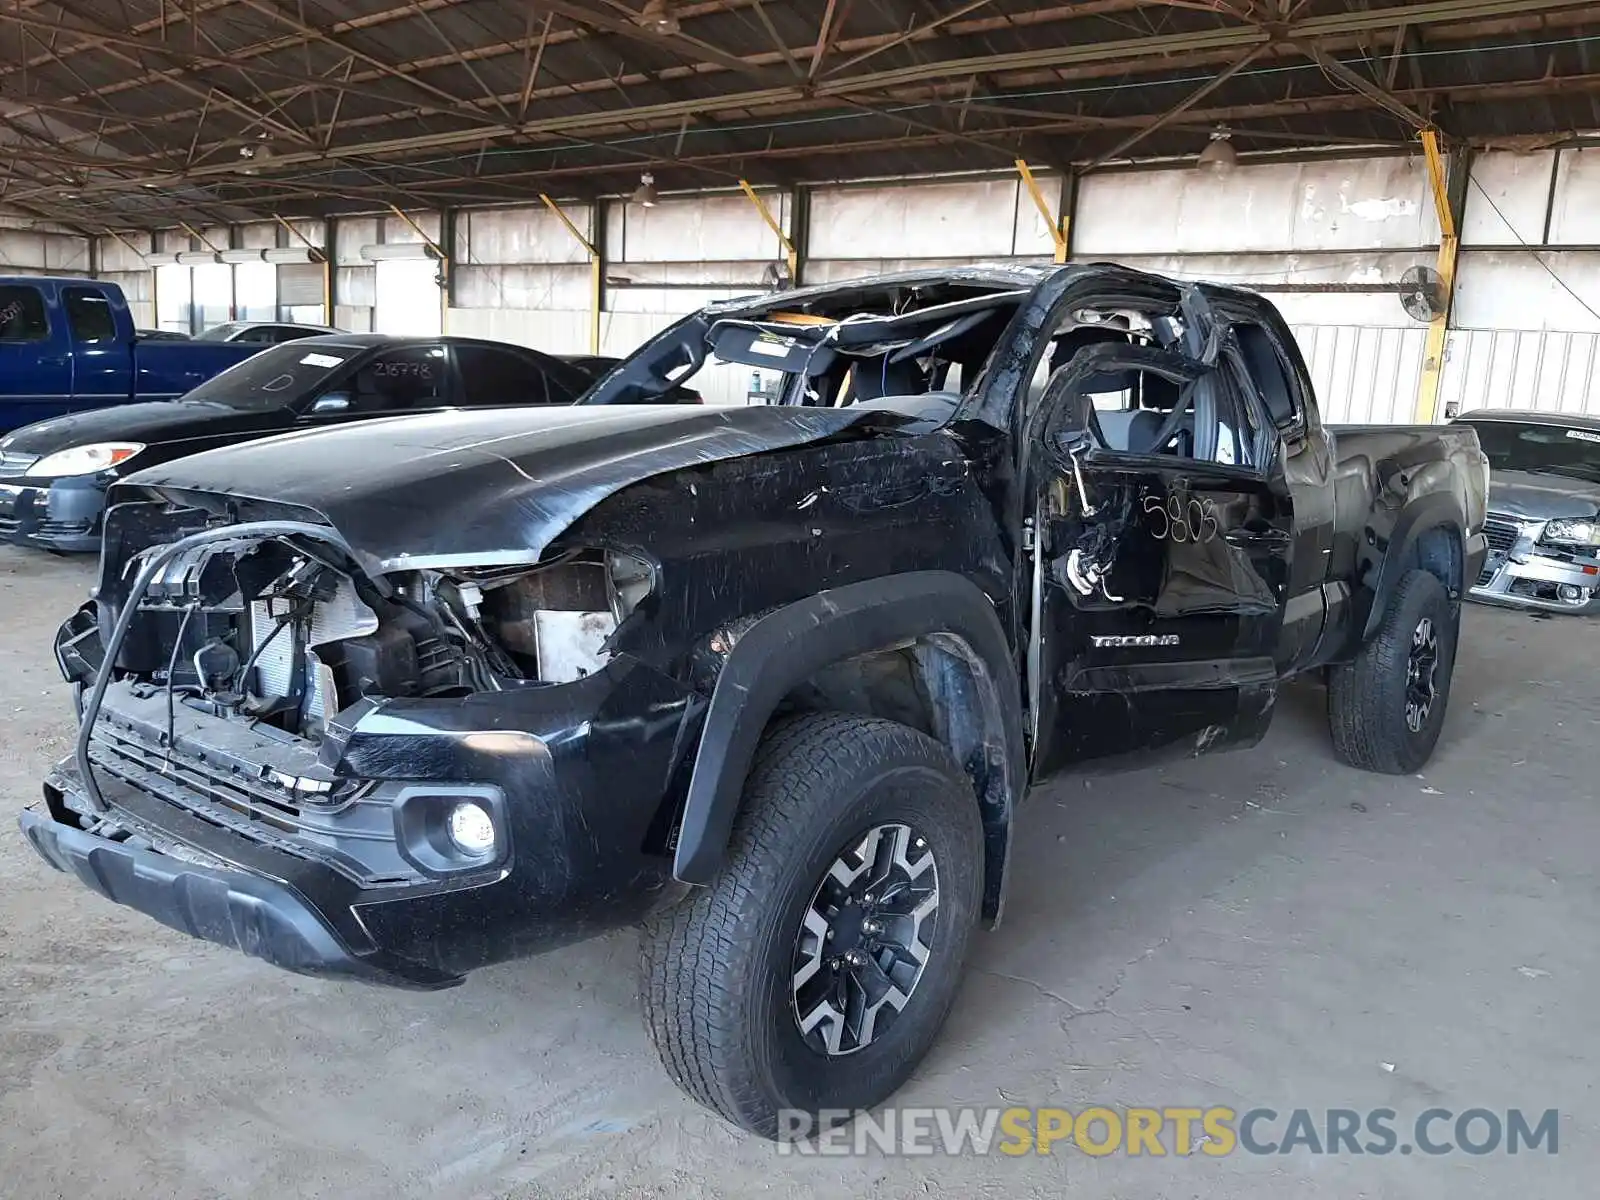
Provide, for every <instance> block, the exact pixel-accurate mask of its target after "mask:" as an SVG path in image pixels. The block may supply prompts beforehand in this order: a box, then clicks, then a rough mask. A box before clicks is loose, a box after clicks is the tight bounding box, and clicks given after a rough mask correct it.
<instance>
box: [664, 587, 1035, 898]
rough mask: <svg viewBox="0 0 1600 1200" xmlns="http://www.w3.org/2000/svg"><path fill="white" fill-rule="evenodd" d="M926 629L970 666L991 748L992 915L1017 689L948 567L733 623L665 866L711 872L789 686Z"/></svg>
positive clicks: (696, 880)
mask: <svg viewBox="0 0 1600 1200" xmlns="http://www.w3.org/2000/svg"><path fill="white" fill-rule="evenodd" d="M934 636H941V637H943V638H946V639H954V640H955V641H956V642H957V643H958V644H959V645H960V647H961V649H962V652H963V657H964V658H967V659H968V661H969V662H970V663H971V664H972V665H973V666H975V667H977V668H978V671H977V672H975V674H976V675H977V677H978V686H979V689H980V691H981V692H982V693H983V694H982V695H981V696H979V697H978V700H979V702H980V704H981V705H982V708H983V712H984V716H983V721H984V729H985V734H986V736H985V742H986V743H988V744H990V745H991V746H992V745H994V744H995V743H996V741H998V745H999V747H1000V753H999V754H995V753H994V752H993V751H991V752H990V753H989V755H988V758H989V760H990V761H989V764H988V766H989V769H990V772H991V773H992V774H993V775H994V776H995V777H997V779H998V782H999V787H998V788H995V787H991V788H990V789H989V790H990V794H989V795H986V796H983V797H975V800H981V801H982V802H983V803H984V805H985V810H984V813H983V816H984V827H985V846H986V849H985V865H986V871H985V879H986V883H985V910H986V912H987V913H988V914H989V915H990V916H991V917H997V916H998V912H999V891H998V888H999V882H1000V880H999V875H1000V871H1001V870H1003V868H1004V862H1005V857H1006V854H1007V852H1008V851H1009V830H1010V824H1011V822H1010V816H1011V811H1012V808H1013V806H1014V804H1015V802H1016V800H1017V799H1019V798H1020V794H1021V792H1022V790H1023V789H1024V788H1025V786H1026V778H1027V775H1026V770H1025V756H1024V752H1023V744H1022V727H1023V726H1022V691H1021V687H1020V685H1019V683H1018V681H1017V673H1016V664H1015V663H1014V662H1013V660H1012V655H1011V646H1010V643H1009V642H1008V641H1007V639H1006V635H1005V631H1004V629H1003V628H1002V627H1001V624H1000V619H999V617H998V616H997V615H996V614H995V611H994V605H993V604H992V603H991V602H990V600H989V598H988V597H987V596H986V595H985V594H984V593H983V591H982V590H981V589H980V588H979V587H978V586H977V585H976V584H975V583H973V582H972V581H971V580H970V579H968V578H966V577H965V576H963V575H957V574H955V573H953V572H948V571H915V572H909V573H906V574H902V575H889V576H884V577H882V578H878V579H869V580H865V581H863V582H861V583H852V584H847V585H845V586H843V587H838V588H833V589H830V590H828V591H824V592H819V593H818V594H816V595H815V596H808V597H807V598H805V599H804V600H799V601H796V602H795V603H793V604H790V605H787V606H786V607H784V608H780V609H777V610H776V611H774V612H771V613H769V614H767V615H766V616H764V617H762V618H761V619H760V620H758V621H757V622H755V624H753V625H752V626H751V627H750V628H749V629H748V630H747V631H746V632H745V634H744V635H743V636H742V637H741V638H740V639H739V641H738V642H737V643H736V644H735V645H734V647H733V649H732V651H731V652H730V653H729V654H728V658H727V661H726V662H725V663H724V665H723V667H722V672H721V674H720V675H719V676H718V678H717V683H716V687H715V688H714V689H713V690H712V695H711V703H710V705H709V707H708V708H707V710H706V716H705V721H704V724H703V725H702V729H701V736H700V746H699V750H698V752H697V754H696V757H695V763H694V772H693V775H692V776H691V778H690V781H689V787H688V794H687V797H686V800H685V803H684V809H683V817H682V819H681V821H680V824H679V831H678V844H677V850H676V852H675V856H674V859H673V871H672V873H673V875H674V876H675V877H677V878H678V879H680V880H682V881H683V882H685V883H693V884H707V883H710V882H711V881H712V879H713V878H715V876H716V873H717V870H718V869H719V867H720V866H721V863H722V857H723V854H724V852H725V851H726V850H727V846H728V840H729V838H730V836H731V835H732V831H733V822H734V818H735V817H736V815H737V814H738V811H739V804H740V800H741V797H742V793H743V790H744V783H745V779H746V777H747V776H748V775H749V773H750V768H751V765H752V763H753V762H754V761H755V755H756V748H757V746H758V745H759V743H760V741H761V735H762V733H763V732H764V731H765V730H766V727H767V723H768V722H769V721H770V720H771V719H772V714H773V712H774V711H775V710H776V709H777V706H778V704H779V703H780V702H781V701H782V699H783V697H784V696H785V695H787V694H788V693H789V691H791V690H792V689H793V688H794V687H795V686H797V685H798V684H799V683H801V682H802V681H803V680H805V679H808V678H809V677H810V676H812V675H814V674H815V673H816V672H817V671H819V670H821V669H822V668H823V667H825V666H827V665H829V664H830V663H835V662H839V661H841V660H842V659H847V658H851V657H853V656H855V655H859V654H866V653H869V652H871V651H874V650H881V649H884V648H885V647H888V646H894V645H896V644H899V643H903V642H907V641H910V640H913V639H918V638H928V637H934ZM997 757H998V758H999V759H1001V761H1000V762H998V763H996V762H994V761H993V760H994V759H995V758H997ZM996 768H998V769H997V770H996ZM997 809H998V810H999V811H996V810H997ZM997 835H998V842H999V844H996V842H997ZM987 868H999V869H1000V870H990V869H987Z"/></svg>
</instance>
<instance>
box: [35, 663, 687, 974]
mask: <svg viewBox="0 0 1600 1200" xmlns="http://www.w3.org/2000/svg"><path fill="white" fill-rule="evenodd" d="M124 686H125V685H123V684H113V685H112V688H111V689H110V690H108V693H107V707H106V709H104V710H102V716H101V719H100V722H99V723H97V725H96V728H95V738H94V741H93V743H92V750H91V761H92V762H93V763H94V771H95V781H96V783H97V785H98V787H99V790H100V792H101V795H102V796H103V798H104V800H105V801H106V804H107V805H108V809H107V810H106V811H105V812H103V813H102V812H98V811H97V810H96V809H95V808H94V806H93V805H92V804H91V803H90V802H89V801H88V798H87V797H86V795H85V793H84V788H83V785H82V781H81V779H80V778H79V776H78V772H77V767H76V765H75V763H74V762H73V761H72V760H71V759H70V758H69V759H68V760H66V761H64V762H62V763H60V764H58V765H57V766H56V767H55V768H54V769H53V770H52V771H51V772H50V774H49V775H48V777H47V778H46V780H45V787H44V797H45V798H44V804H43V806H41V807H40V808H37V809H35V810H32V811H29V812H26V813H24V815H23V817H22V829H23V833H24V834H25V835H26V836H27V838H28V841H29V842H30V844H32V845H33V847H34V849H35V850H37V851H38V853H39V854H40V855H41V856H42V857H43V858H44V859H45V860H46V861H47V862H48V863H50V865H52V866H54V867H56V868H58V869H60V870H64V871H67V872H68V873H70V874H72V875H74V876H76V877H77V878H78V879H79V880H80V881H82V882H83V883H84V884H85V885H86V886H88V887H89V888H91V889H92V890H94V891H96V892H98V893H100V894H101V895H102V896H105V897H107V898H109V899H111V900H113V901H115V902H116V903H119V904H125V905H128V906H129V907H132V908H135V909H137V910H139V911H141V912H144V913H146V914H148V915H150V916H152V917H154V918H156V919H157V920H158V921H161V922H162V923H163V924H166V925H170V926H172V927H174V928H176V929H180V930H182V931H184V932H186V933H189V934H191V935H193V936H195V937H199V938H203V939H205V940H207V941H211V942H215V943H217V944H220V945H223V946H228V947H231V948H233V949H236V950H240V951H242V952H243V953H246V954H250V955H253V956H255V957H258V958H261V959H264V960H265V961H267V962H270V963H272V964H274V965H276V966H280V967H284V968H286V969H288V970H291V971H297V972H302V973H308V974H317V975H334V976H344V977H349V978H357V979H365V980H369V981H373V982H380V983H388V984H395V985H399V986H405V987H421V988H437V987H445V986H449V985H451V984H454V983H457V982H459V981H460V979H461V977H462V976H463V975H464V974H465V973H466V972H468V971H470V970H473V969H475V968H477V967H479V966H483V965H486V964H488V963H493V962H498V961H503V960H505V959H510V958H517V957H523V956H526V955H530V954H536V953H540V952H542V951H545V950H550V949H554V948H556V947H558V946H562V945H566V944H569V943H571V942H575V941H579V940H582V939H584V938H588V937H593V936H597V935H599V934H603V933H607V932H610V931H611V930H614V929H618V928H622V927H625V926H628V925H631V924H635V923H637V922H638V921H639V920H640V919H641V918H642V917H644V916H646V915H647V914H648V913H649V912H650V911H651V910H653V909H654V908H656V907H658V906H660V905H663V904H666V903H670V902H671V900H672V899H674V898H675V897H677V896H678V895H680V894H681V893H682V891H683V885H681V884H678V883H676V882H675V881H674V880H673V879H672V876H671V852H670V847H669V846H668V845H667V844H666V838H665V832H664V831H665V828H666V826H665V823H664V818H665V817H667V816H670V814H671V813H672V812H673V811H675V809H674V808H673V802H672V801H671V800H670V799H669V796H670V795H673V794H676V793H675V790H674V789H673V788H672V786H671V783H672V780H673V778H674V776H675V773H676V768H677V765H678V762H679V760H680V758H681V754H682V751H683V748H684V747H685V746H686V745H691V744H692V739H690V738H688V737H687V732H686V728H685V727H686V723H689V722H698V720H699V719H700V717H701V716H702V715H703V706H702V705H700V704H698V703H697V702H695V701H694V700H693V698H692V694H686V693H684V692H683V690H682V689H680V688H679V687H678V686H677V685H676V684H674V683H673V682H672V681H671V680H669V679H667V678H666V677H664V676H662V675H659V674H657V673H655V672H653V671H651V670H649V669H648V668H645V667H642V666H641V665H639V664H637V663H632V662H629V661H626V660H613V662H612V663H611V664H609V665H608V666H607V667H606V668H605V669H603V670H601V671H599V672H596V673H595V674H593V675H590V676H587V677H585V678H584V679H582V680H580V681H578V682H576V683H572V684H565V685H558V686H550V687H541V688H529V689H524V690H519V691H508V692H498V693H488V694H481V695H476V696H469V697H466V698H462V699H441V700H413V701H389V702H387V703H385V704H381V705H378V706H376V707H374V708H372V709H370V710H369V711H367V712H365V713H364V714H362V715H360V716H359V717H358V718H356V719H353V721H352V723H351V725H350V727H349V728H348V729H345V730H343V731H342V734H341V737H340V739H338V742H337V746H338V749H337V759H338V771H337V774H339V775H340V776H341V777H346V778H349V779H351V780H352V781H357V782H358V783H359V786H358V787H356V788H354V789H353V791H352V792H351V793H349V795H350V798H349V799H348V800H345V799H340V800H338V801H337V802H334V803H333V804H332V806H331V807H326V808H324V807H319V806H318V805H316V804H314V803H312V802H310V801H306V802H305V803H303V804H301V805H300V806H299V807H298V808H296V807H295V806H294V804H293V803H292V799H293V797H292V795H291V796H290V797H289V799H288V801H286V800H285V797H284V795H283V794H281V793H279V794H276V795H274V794H269V793H271V790H272V788H273V787H275V786H276V785H275V784H274V783H273V778H274V777H275V776H276V777H281V776H283V775H284V774H288V775H291V776H293V775H295V774H296V772H298V771H301V770H302V769H304V764H303V762H302V761H301V760H298V759H296V757H295V756H297V755H306V754H311V755H313V756H314V753H315V751H314V749H313V750H307V749H304V748H302V747H297V746H292V745H291V746H288V747H284V746H282V745H269V744H268V743H269V742H271V741H272V739H269V738H265V737H264V736H259V735H257V734H255V733H252V732H251V731H250V729H249V728H248V727H241V725H240V724H239V723H238V722H231V721H225V720H223V719H222V718H219V717H211V716H206V715H203V714H196V713H193V712H191V711H186V710H185V707H184V706H183V705H179V707H178V713H177V718H176V721H177V723H176V724H175V725H174V729H175V735H174V738H173V741H172V748H171V753H170V755H166V752H165V751H164V750H162V749H159V748H157V749H155V750H154V751H153V753H152V751H151V750H150V747H151V744H152V739H151V738H150V737H149V730H148V725H149V722H148V721H147V720H145V718H144V717H143V716H142V715H141V710H142V708H143V707H147V706H148V704H153V703H157V702H161V703H162V706H163V707H164V696H158V697H153V698H150V699H149V700H147V701H141V700H139V699H138V698H137V697H131V698H130V697H129V696H127V695H124V694H123V692H122V689H123V687H124ZM352 711H353V710H352ZM163 723H164V722H163ZM333 742H334V739H332V738H330V739H329V741H325V742H324V743H323V745H324V747H327V746H329V745H330V744H332V743H333ZM469 788H471V789H477V790H479V791H482V790H485V789H487V790H493V791H495V792H497V793H498V794H499V795H500V796H502V797H504V807H503V809H502V810H498V814H499V817H500V818H502V819H503V821H504V824H505V829H504V833H505V847H506V849H505V852H504V853H503V854H502V855H500V856H499V857H497V858H496V859H495V860H494V861H493V862H491V863H486V864H483V865H480V866H473V867H468V868H460V869H450V868H449V866H448V864H442V865H441V864H440V863H439V862H438V861H437V860H436V859H435V860H430V859H428V858H427V857H426V856H425V855H423V854H420V853H408V850H411V849H414V848H415V847H416V846H418V845H419V844H420V842H419V840H418V839H417V838H416V837H415V836H414V833H415V830H414V819H413V814H414V813H415V811H416V809H415V808H414V807H411V806H410V805H411V801H410V800H408V799H406V797H413V798H414V797H416V796H418V795H421V796H422V797H423V798H424V799H425V800H427V799H429V798H430V797H433V796H445V797H451V796H454V795H458V794H460V793H462V792H463V791H465V790H468V789H469ZM402 859H405V860H406V861H402Z"/></svg>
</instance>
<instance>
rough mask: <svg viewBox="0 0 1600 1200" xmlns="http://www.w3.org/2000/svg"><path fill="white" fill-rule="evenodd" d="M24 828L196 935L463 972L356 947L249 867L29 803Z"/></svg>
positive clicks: (332, 964) (364, 972) (43, 852)
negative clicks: (194, 859)
mask: <svg viewBox="0 0 1600 1200" xmlns="http://www.w3.org/2000/svg"><path fill="white" fill-rule="evenodd" d="M21 826H22V835H23V836H24V837H25V838H27V839H28V843H29V844H30V845H31V846H32V847H33V848H34V849H35V850H37V851H38V852H39V855H40V857H42V858H43V859H44V860H45V862H47V863H49V864H50V865H51V866H52V867H54V868H56V870H58V871H65V872H66V873H67V874H69V875H75V876H77V879H78V882H79V883H81V884H83V885H84V886H85V887H87V888H89V889H90V890H91V891H95V892H98V893H99V894H100V895H102V896H104V897H105V898H106V899H107V900H110V901H112V902H114V903H116V904H125V905H127V906H128V907H129V908H134V909H137V910H138V911H140V912H142V913H145V914H146V915H147V916H151V917H154V918H155V919H156V920H158V921H160V922H161V923H162V924H163V925H168V926H171V927H172V928H173V929H176V930H178V931H179V932H181V933H187V934H188V935H189V936H190V937H196V938H200V939H201V940H202V941H207V942H215V943H216V944H217V945H219V946H227V947H229V948H230V949H233V950H238V951H240V952H241V953H244V954H248V955H251V956H252V957H255V958H260V959H263V960H265V961H266V962H269V963H272V964H273V965H274V966H279V967H283V968H284V969H286V970H289V971H295V972H298V973H301V974H306V975H344V976H349V977H351V978H357V979H368V980H372V981H375V982H384V983H396V984H402V985H409V986H413V987H443V986H448V985H449V984H450V983H454V982H459V979H458V978H453V977H450V976H445V975H441V974H438V973H432V972H430V973H426V974H423V975H420V976H419V975H417V974H416V973H414V972H410V973H408V972H405V971H404V970H384V969H383V968H382V966H381V965H379V964H376V963H374V962H372V961H371V960H370V959H364V958H362V957H360V956H358V955H356V954H355V953H353V952H352V951H351V950H350V948H349V947H348V946H346V945H345V944H344V943H343V942H342V941H340V939H339V937H338V936H337V935H336V934H335V933H334V932H333V930H332V929H330V928H329V927H328V925H327V924H326V923H325V922H324V921H323V920H322V918H321V917H320V916H318V914H317V912H316V910H315V909H313V908H312V907H311V905H309V904H308V903H306V901H305V900H303V899H302V898H301V897H300V896H299V895H297V894H296V893H295V892H294V891H293V890H291V889H290V888H287V887H285V886H284V885H283V884H281V883H278V882H275V881H274V880H271V879H265V878H262V877H260V876H256V875H250V874H247V873H245V872H242V871H229V870H222V869H218V868H215V867H209V866H202V865H199V864H195V863H187V862H184V861H183V860H181V859H177V858H173V857H171V856H169V855H166V854H160V853H157V852H156V851H154V850H142V849H135V848H132V847H130V846H128V845H126V844H124V843H122V842H116V841H112V840H111V839H110V838H105V837H100V836H98V835H96V834H92V833H86V832H85V831H83V830H81V829H74V828H72V827H70V826H68V825H64V824H60V823H58V822H56V821H54V820H52V819H51V818H50V817H49V816H46V815H41V814H39V813H37V812H34V811H33V810H31V809H24V810H23V813H22V818H21Z"/></svg>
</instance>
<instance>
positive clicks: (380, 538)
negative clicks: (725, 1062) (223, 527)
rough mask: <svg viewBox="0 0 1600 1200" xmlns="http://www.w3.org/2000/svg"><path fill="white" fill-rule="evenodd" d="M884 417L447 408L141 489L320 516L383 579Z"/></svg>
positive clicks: (300, 440)
mask: <svg viewBox="0 0 1600 1200" xmlns="http://www.w3.org/2000/svg"><path fill="white" fill-rule="evenodd" d="M886 418H887V420H886ZM873 419H876V421H877V422H880V423H886V424H894V423H897V422H898V420H899V419H897V418H895V417H893V416H892V415H890V414H886V413H883V412H869V411H864V410H863V411H855V410H852V409H849V408H844V409H827V408H795V407H752V408H710V407H701V406H698V405H637V406H625V405H614V406H594V407H584V406H578V407H559V408H521V409H499V410H491V411H484V412H443V413H432V414H428V415H425V416H415V417H397V418H389V419H382V420H375V421H363V422H359V423H357V424H355V425H350V426H345V427H342V428H339V429H329V430H318V431H306V432H303V433H291V434H287V435H284V436H282V437H275V438H269V439H267V440H266V441H260V442H251V443H247V444H244V445H239V446H229V447H226V448H224V449H220V450H212V451H208V452H207V453H204V454H197V455H194V456H193V457H190V458H183V459H179V460H177V461H175V462H172V463H168V464H165V465H162V466H157V467H150V468H148V469H146V470H144V471H140V472H137V473H136V474H133V475H131V476H130V477H129V480H128V483H129V484H130V485H139V486H144V487H155V488H171V489H181V490H185V491H199V492H211V493H215V494H219V495H225V496H235V497H239V498H241V499H248V500H261V501H269V502H273V503H278V504H290V505H295V506H298V507H301V508H306V509H310V510H312V511H314V512H316V513H318V514H320V515H321V516H322V518H323V519H324V520H325V521H326V522H327V523H328V524H330V525H332V526H333V527H334V528H335V529H336V530H338V532H339V533H340V534H341V535H342V536H343V537H344V539H345V540H346V541H347V542H348V543H349V544H350V546H351V548H352V549H354V550H355V551H356V553H357V554H359V555H361V556H362V557H364V558H365V559H366V560H367V563H366V565H367V568H368V569H369V570H375V571H377V572H380V573H381V572H387V571H399V570H415V569H418V568H422V567H431V568H439V567H451V566H471V565H480V564H484V563H490V562H492V563H519V562H534V561H536V560H537V559H538V558H539V556H540V555H541V554H542V553H543V552H544V550H545V548H546V547H547V546H548V545H549V544H550V543H551V542H552V541H553V540H555V538H556V537H558V536H559V535H560V534H561V533H562V532H563V531H564V530H565V529H566V528H567V527H568V526H569V525H571V524H572V523H573V522H574V521H576V520H577V519H578V518H579V517H581V516H582V515H583V514H584V513H585V512H587V511H588V510H589V509H591V508H593V507H594V506H595V505H596V504H598V503H599V502H600V501H601V500H604V499H605V498H606V497H607V496H610V495H612V494H613V493H614V492H618V491H620V490H621V489H623V488H625V487H627V486H629V485H630V484H634V483H638V482H640V481H641V480H644V479H648V478H650V477H651V476H653V475H659V474H662V473H663V472H667V471H676V470H681V469H682V468H685V467H693V466H699V465H701V464H705V463H714V462H721V461H723V460H725V459H731V458H738V457H741V456H743V455H747V454H759V453H762V452H764V451H770V450H782V449H786V448H789V447H793V446H801V445H804V444H806V443H808V442H814V441H818V440H820V439H823V438H827V437H831V436H833V435H835V434H838V433H841V432H843V431H844V430H847V429H850V428H851V427H853V426H856V425H861V424H864V423H866V422H867V421H869V420H873Z"/></svg>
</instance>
